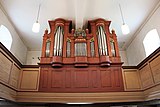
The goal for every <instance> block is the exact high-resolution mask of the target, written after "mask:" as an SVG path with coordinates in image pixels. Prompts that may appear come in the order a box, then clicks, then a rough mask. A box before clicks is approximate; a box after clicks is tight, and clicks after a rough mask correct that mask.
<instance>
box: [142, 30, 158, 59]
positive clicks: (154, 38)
mask: <svg viewBox="0 0 160 107" xmlns="http://www.w3.org/2000/svg"><path fill="white" fill-rule="evenodd" d="M143 45H144V48H145V52H146V57H147V56H149V55H150V54H151V53H152V52H154V51H155V50H156V49H157V48H158V47H160V38H159V35H158V32H157V30H156V29H153V30H151V31H149V32H148V33H147V35H146V36H145V38H144V40H143Z"/></svg>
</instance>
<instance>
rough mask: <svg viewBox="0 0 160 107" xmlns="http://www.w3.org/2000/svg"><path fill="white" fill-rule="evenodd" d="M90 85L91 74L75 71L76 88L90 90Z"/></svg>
mask: <svg viewBox="0 0 160 107" xmlns="http://www.w3.org/2000/svg"><path fill="white" fill-rule="evenodd" d="M88 84H89V72H88V71H83V70H78V71H74V87H76V88H88V86H89V85H88Z"/></svg>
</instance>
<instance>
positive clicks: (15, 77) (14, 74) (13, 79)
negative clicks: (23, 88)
mask: <svg viewBox="0 0 160 107" xmlns="http://www.w3.org/2000/svg"><path fill="white" fill-rule="evenodd" d="M19 75H20V67H18V65H16V64H13V66H12V70H11V74H10V79H9V85H11V86H13V87H14V88H16V89H17V88H18V81H19Z"/></svg>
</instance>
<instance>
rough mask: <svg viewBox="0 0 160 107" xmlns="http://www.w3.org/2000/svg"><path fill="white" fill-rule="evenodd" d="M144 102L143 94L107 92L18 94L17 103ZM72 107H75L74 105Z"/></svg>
mask: <svg viewBox="0 0 160 107" xmlns="http://www.w3.org/2000/svg"><path fill="white" fill-rule="evenodd" d="M135 101H144V97H143V92H107V93H87V92H86V93H45V92H43V93H42V92H36V93H35V92H18V94H17V102H40V103H43V102H45V103H46V102H47V103H67V102H92V103H113V102H116V103H117V102H135ZM72 107H75V106H74V105H72Z"/></svg>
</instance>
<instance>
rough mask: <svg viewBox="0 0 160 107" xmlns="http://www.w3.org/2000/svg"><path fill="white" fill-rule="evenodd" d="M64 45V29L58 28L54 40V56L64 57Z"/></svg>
mask: <svg viewBox="0 0 160 107" xmlns="http://www.w3.org/2000/svg"><path fill="white" fill-rule="evenodd" d="M62 44H63V29H62V28H61V26H58V27H57V29H56V32H55V40H54V56H61V55H62Z"/></svg>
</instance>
